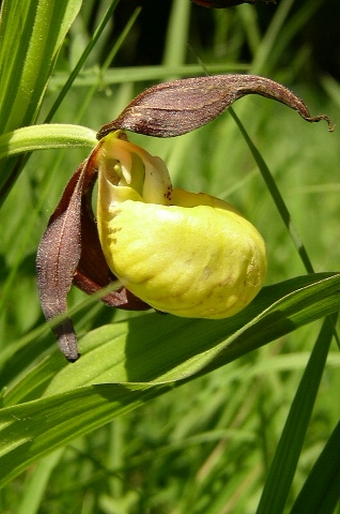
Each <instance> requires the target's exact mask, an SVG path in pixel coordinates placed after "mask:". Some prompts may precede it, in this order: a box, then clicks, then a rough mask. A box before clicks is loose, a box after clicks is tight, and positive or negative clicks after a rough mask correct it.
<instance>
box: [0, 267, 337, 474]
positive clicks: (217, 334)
mask: <svg viewBox="0 0 340 514" xmlns="http://www.w3.org/2000/svg"><path fill="white" fill-rule="evenodd" d="M339 293H340V275H339V274H335V275H333V276H325V275H324V274H317V275H307V276H304V277H300V278H296V279H292V280H289V281H287V282H283V283H281V284H277V285H275V286H271V287H266V288H264V289H263V290H262V292H261V293H260V294H259V296H258V297H257V298H256V299H255V301H254V302H253V303H252V304H251V305H250V306H249V307H248V308H246V309H245V310H244V311H242V312H241V313H240V314H239V315H237V316H235V317H233V318H230V319H228V320H221V321H211V320H210V321H209V320H190V319H180V318H174V317H172V316H165V317H163V316H159V315H157V314H149V315H146V316H140V317H139V318H134V319H131V320H130V321H129V322H123V323H118V324H113V325H108V326H104V327H101V328H99V329H97V330H95V331H93V332H91V333H90V334H88V335H87V336H86V337H85V338H84V339H83V340H82V342H81V352H82V354H83V356H82V359H80V360H79V361H77V362H76V363H75V364H72V365H70V364H66V365H65V364H64V362H63V359H62V357H61V355H59V353H58V354H54V355H52V356H51V357H50V358H47V359H46V361H44V362H43V363H41V364H40V365H39V366H38V368H37V369H35V370H33V371H32V372H31V375H32V376H30V373H28V374H27V375H26V376H25V378H24V379H23V382H22V383H21V384H17V386H15V388H14V389H13V390H12V391H8V392H7V394H6V395H5V396H4V402H5V403H7V402H8V403H10V402H11V401H18V400H20V398H19V396H20V394H21V395H22V397H25V396H26V397H27V396H28V395H29V394H30V391H29V389H31V390H34V387H36V385H35V384H36V383H38V384H40V388H41V387H43V386H44V384H45V387H46V386H48V384H49V386H48V387H47V389H46V396H45V398H42V399H38V400H33V401H29V402H25V403H22V404H21V405H16V406H14V407H8V408H4V409H2V410H1V411H0V440H1V445H0V455H1V456H0V479H1V483H2V484H5V483H7V481H9V480H10V479H11V478H13V476H15V475H16V474H18V473H19V472H20V471H22V470H23V469H25V468H26V467H27V466H28V464H29V463H31V462H34V461H36V460H37V459H38V458H39V457H41V456H42V455H44V454H46V453H49V452H50V451H51V450H52V449H54V448H57V447H60V446H62V445H64V444H65V443H66V442H67V441H70V440H72V439H73V438H75V437H77V436H78V435H80V434H85V433H88V432H90V431H91V430H93V429H94V428H96V427H98V426H100V425H102V424H104V423H106V422H107V421H109V420H111V419H113V418H114V417H116V416H118V415H120V414H122V413H123V412H127V411H129V410H131V409H134V408H136V407H138V406H140V405H142V404H143V403H145V402H146V401H148V400H149V399H150V398H153V397H155V396H157V395H159V394H162V393H163V392H166V391H167V390H168V389H169V388H171V387H173V386H174V385H180V384H181V383H184V382H185V381H187V380H191V379H193V378H194V377H195V376H197V375H198V374H202V373H206V372H207V371H212V370H213V369H216V368H218V367H220V366H222V365H224V364H226V363H228V362H230V361H232V360H234V359H236V358H238V357H240V356H242V355H244V354H246V353H247V352H249V351H251V350H254V349H255V348H259V347H260V346H263V345H265V344H267V343H269V342H270V341H273V340H274V339H276V338H278V337H281V336H283V335H284V334H287V333H289V332H291V331H293V330H296V329H297V328H298V327H300V326H302V325H304V324H306V323H310V322H312V321H313V320H316V319H318V318H320V317H322V316H324V315H327V314H330V313H332V312H335V311H336V310H338V309H339V308H340V294H339ZM51 369H53V370H55V372H56V375H55V377H54V379H53V380H52V381H51V382H50V377H51ZM58 369H59V370H60V371H59V372H57V370H58ZM44 377H45V379H44ZM91 384H97V385H91ZM39 392H40V391H39ZM18 393H19V394H18ZM49 395H51V396H49ZM8 403H7V404H8Z"/></svg>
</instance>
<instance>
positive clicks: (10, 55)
mask: <svg viewBox="0 0 340 514" xmlns="http://www.w3.org/2000/svg"><path fill="white" fill-rule="evenodd" d="M81 4H82V1H81V0H49V1H45V0H37V1H27V2H22V1H21V0H4V1H3V4H2V7H1V23H0V42H1V44H0V91H1V95H0V127H1V133H2V134H4V133H6V132H10V131H12V130H15V129H17V128H19V127H23V126H26V125H31V124H32V123H34V122H35V120H36V118H37V115H38V113H39V110H40V107H41V103H42V100H43V97H44V94H45V91H46V88H47V84H48V81H49V79H50V76H51V74H52V71H53V68H54V65H55V62H56V59H57V56H58V53H59V50H60V48H61V45H62V43H63V41H64V38H65V36H66V34H67V32H68V30H69V28H70V26H71V24H72V22H73V20H74V19H75V17H76V15H77V13H78V11H79V9H80V7H81ZM16 162H17V161H16V158H13V159H9V160H8V159H7V160H6V161H0V164H2V165H1V166H0V167H1V174H0V200H1V201H3V200H4V198H5V196H6V194H7V193H8V191H9V190H10V188H11V186H12V184H13V182H14V181H15V179H16V176H17V175H18V173H19V170H20V166H21V164H22V162H23V161H22V160H20V161H18V164H17V165H16ZM3 163H5V165H3ZM15 166H16V167H15Z"/></svg>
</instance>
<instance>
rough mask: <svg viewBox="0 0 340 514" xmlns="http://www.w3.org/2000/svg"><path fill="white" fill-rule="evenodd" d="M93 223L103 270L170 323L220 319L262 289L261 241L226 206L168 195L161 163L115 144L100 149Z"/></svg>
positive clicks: (110, 139) (112, 138) (113, 140)
mask: <svg viewBox="0 0 340 514" xmlns="http://www.w3.org/2000/svg"><path fill="white" fill-rule="evenodd" d="M102 143H103V144H102V147H101V157H99V169H98V207H97V223H98V231H99V238H100V241H101V245H102V249H103V252H104V255H105V258H106V261H107V263H108V264H109V267H110V268H111V270H112V272H113V273H114V275H115V276H116V277H118V278H119V280H120V281H121V283H122V284H123V285H124V286H125V287H126V288H127V289H128V290H129V291H131V292H132V293H133V294H134V295H136V296H137V297H139V298H141V299H142V300H143V301H144V302H146V303H148V304H149V305H151V306H152V307H154V308H155V309H157V310H159V311H163V312H167V313H171V314H176V315H177V316H187V317H196V318H197V317H199V318H225V317H228V316H232V315H233V314H236V313H237V312H239V311H240V310H241V309H243V308H244V307H245V306H246V305H248V303H249V302H250V301H251V300H252V299H253V298H254V297H255V295H256V294H257V293H258V292H259V290H260V288H261V287H262V284H263V281H264V277H265V273H266V267H267V261H266V251H265V245H264V242H263V239H262V237H261V236H260V234H259V233H258V232H257V230H256V229H255V228H254V227H253V225H252V224H251V223H249V222H248V221H247V220H246V219H245V218H244V217H243V216H241V214H240V213H238V212H237V210H236V209H235V208H234V207H232V206H231V205H230V204H228V203H226V202H224V201H222V200H219V199H217V198H214V197H212V196H209V195H206V194H202V193H200V194H195V193H189V192H187V191H184V190H182V189H172V187H171V182H170V177H169V174H168V171H167V168H166V166H165V164H164V163H163V161H162V160H161V159H159V158H157V157H152V156H151V155H150V154H148V153H147V152H145V151H144V150H142V149H141V148H139V147H137V146H135V145H133V144H131V143H129V142H128V141H126V140H124V139H119V132H118V133H117V132H115V133H112V134H109V135H108V136H106V138H105V140H104V141H103V142H102Z"/></svg>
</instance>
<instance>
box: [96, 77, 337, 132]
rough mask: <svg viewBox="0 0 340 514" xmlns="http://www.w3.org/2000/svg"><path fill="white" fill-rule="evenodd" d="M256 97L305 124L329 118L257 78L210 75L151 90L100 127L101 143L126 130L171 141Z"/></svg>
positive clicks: (277, 84) (285, 91)
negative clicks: (283, 107)
mask: <svg viewBox="0 0 340 514" xmlns="http://www.w3.org/2000/svg"><path fill="white" fill-rule="evenodd" d="M249 94H257V95H261V96H265V97H268V98H271V99H272V100H277V101H279V102H281V103H283V104H285V105H287V106H288V107H291V108H292V109H295V110H297V111H298V113H299V114H300V115H301V116H302V117H303V118H304V119H305V120H307V121H310V122H315V121H320V120H326V121H327V123H328V126H329V130H333V128H334V127H333V126H332V124H331V121H330V119H329V117H328V116H326V115H321V116H315V117H311V115H310V113H309V110H308V108H307V106H306V104H305V103H304V102H303V100H301V99H300V98H299V97H298V96H296V95H295V94H294V93H293V92H292V91H290V90H289V89H287V88H286V87H284V86H282V85H281V84H279V83H277V82H275V81H273V80H271V79H268V78H264V77H258V76H256V75H240V74H237V75H212V76H207V77H195V78H188V79H179V80H174V81H172V82H164V83H162V84H158V85H156V86H153V87H151V88H149V89H147V90H146V91H144V92H143V93H141V94H140V95H138V96H137V97H136V98H135V99H134V100H132V102H131V103H130V104H129V105H128V106H127V107H126V108H125V109H124V111H123V112H122V113H121V114H120V115H119V116H118V118H116V119H115V120H113V121H112V122H110V123H108V124H106V125H104V126H103V127H101V129H100V130H99V132H98V134H97V138H98V139H99V140H100V139H102V138H103V137H104V136H106V135H107V134H108V133H109V132H112V131H114V130H129V131H131V132H137V133H140V134H145V135H147V136H154V137H172V136H179V135H182V134H185V133H187V132H191V131H192V130H195V129H197V128H199V127H201V126H203V125H205V124H206V123H208V122H209V121H212V120H213V119H215V118H217V116H219V114H221V113H222V112H223V111H225V110H226V109H228V107H230V106H231V105H232V103H233V102H235V101H236V100H238V99H239V98H241V97H243V96H245V95H249Z"/></svg>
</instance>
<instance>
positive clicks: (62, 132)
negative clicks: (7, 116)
mask: <svg viewBox="0 0 340 514" xmlns="http://www.w3.org/2000/svg"><path fill="white" fill-rule="evenodd" d="M96 143H97V139H96V133H95V132H94V131H93V130H91V129H89V128H87V127H82V126H81V125H68V124H64V123H62V124H61V123H60V124H58V123H55V124H50V125H46V124H44V125H33V126H30V127H23V128H20V129H17V130H14V131H12V132H7V133H6V134H4V135H2V136H0V159H4V158H6V157H11V156H13V155H17V154H20V153H24V152H32V151H33V150H50V149H51V148H76V147H88V148H93V147H94V146H95V145H96Z"/></svg>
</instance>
